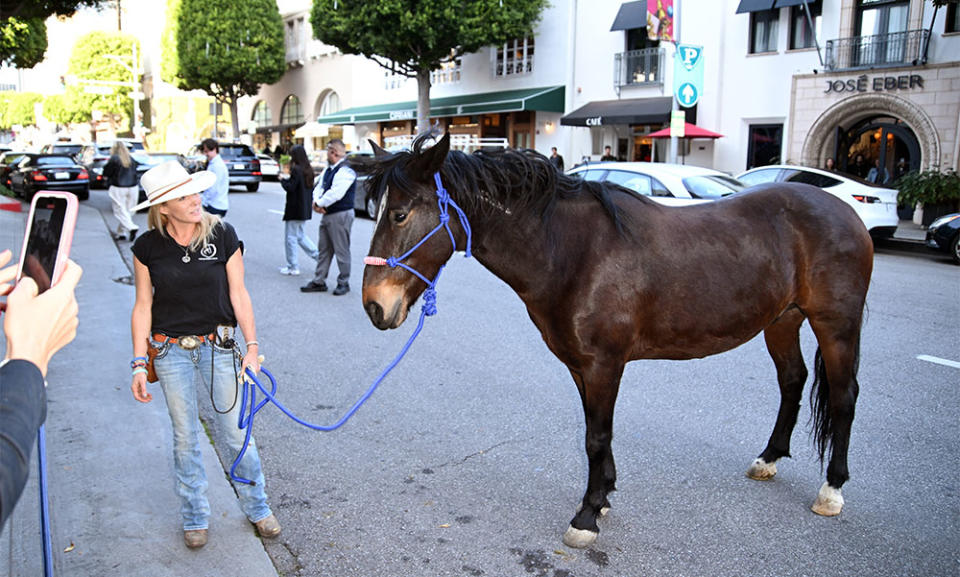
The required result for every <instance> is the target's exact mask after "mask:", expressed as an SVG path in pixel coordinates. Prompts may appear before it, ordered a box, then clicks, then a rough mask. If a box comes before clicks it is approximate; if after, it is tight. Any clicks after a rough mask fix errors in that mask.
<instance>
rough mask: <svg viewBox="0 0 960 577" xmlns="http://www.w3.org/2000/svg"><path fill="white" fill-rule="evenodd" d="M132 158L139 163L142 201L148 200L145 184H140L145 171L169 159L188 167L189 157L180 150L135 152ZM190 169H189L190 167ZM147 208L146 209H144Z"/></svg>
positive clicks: (140, 200)
mask: <svg viewBox="0 0 960 577" xmlns="http://www.w3.org/2000/svg"><path fill="white" fill-rule="evenodd" d="M130 158H132V159H133V161H134V162H136V163H137V187H138V191H137V196H138V197H139V198H138V200H137V202H138V203H141V202H144V201H145V200H147V193H146V192H144V190H143V185H141V184H140V179H141V178H143V173H144V172H146V171H148V170H150V169H151V168H153V167H154V166H156V165H158V164H163V163H164V162H167V161H169V160H176V161H177V162H179V163H180V166H182V167H184V168H187V164H188V163H187V158H186V157H185V156H184V155H182V154H180V153H179V152H133V153H131V155H130ZM188 170H189V169H188ZM143 210H146V209H143Z"/></svg>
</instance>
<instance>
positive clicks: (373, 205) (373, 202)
mask: <svg viewBox="0 0 960 577" xmlns="http://www.w3.org/2000/svg"><path fill="white" fill-rule="evenodd" d="M377 204H378V203H377V198H376V197H375V196H374V195H372V194H371V195H370V196H368V197H367V202H366V203H364V208H366V209H367V216H369V217H370V218H373V219H376V218H377Z"/></svg>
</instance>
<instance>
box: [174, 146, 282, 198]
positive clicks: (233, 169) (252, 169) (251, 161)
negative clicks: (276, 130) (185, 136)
mask: <svg viewBox="0 0 960 577" xmlns="http://www.w3.org/2000/svg"><path fill="white" fill-rule="evenodd" d="M218 145H219V147H220V156H221V157H222V158H223V162H224V164H226V165H227V172H229V173H230V186H234V185H240V184H242V185H244V186H246V187H247V191H248V192H256V191H257V189H259V188H260V181H261V180H262V178H263V175H262V174H261V172H260V160H259V159H258V158H257V155H256V153H255V152H253V149H251V148H250V147H249V146H247V145H246V144H241V143H238V142H219V143H218ZM187 158H188V159H189V160H190V161H191V162H188V168H187V170H191V169H192V170H193V171H197V170H203V169H204V168H206V166H207V159H206V157H205V156H204V155H203V152H201V149H200V145H199V144H197V145H196V146H194V147H193V148H191V149H190V152H188V153H187Z"/></svg>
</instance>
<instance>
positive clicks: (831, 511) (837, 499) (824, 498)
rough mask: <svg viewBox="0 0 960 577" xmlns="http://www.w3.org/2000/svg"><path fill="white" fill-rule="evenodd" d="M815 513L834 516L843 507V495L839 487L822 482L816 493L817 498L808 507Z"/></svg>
mask: <svg viewBox="0 0 960 577" xmlns="http://www.w3.org/2000/svg"><path fill="white" fill-rule="evenodd" d="M810 509H812V510H813V512H814V513H816V514H817V515H823V516H824V517H834V516H836V515H839V514H840V511H841V510H842V509H843V495H841V494H840V489H834V488H833V487H831V486H830V484H829V483H824V484H823V486H822V487H820V492H819V493H818V494H817V500H816V501H814V503H813V506H812V507H810Z"/></svg>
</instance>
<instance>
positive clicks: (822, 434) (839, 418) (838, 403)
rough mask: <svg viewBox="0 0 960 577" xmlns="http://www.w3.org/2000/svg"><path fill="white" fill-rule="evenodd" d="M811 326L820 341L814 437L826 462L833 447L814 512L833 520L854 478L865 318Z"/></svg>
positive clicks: (814, 392)
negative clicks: (853, 436) (852, 450)
mask: <svg viewBox="0 0 960 577" xmlns="http://www.w3.org/2000/svg"><path fill="white" fill-rule="evenodd" d="M810 326H811V328H813V332H814V334H815V335H816V336H817V340H818V341H819V342H820V349H819V350H818V351H817V358H816V361H815V367H814V371H815V377H814V382H813V390H811V392H810V399H811V404H812V405H813V422H814V437H815V439H816V443H817V449H818V450H819V452H820V458H821V460H822V459H823V457H824V454H825V453H826V450H827V448H828V447H829V448H830V462H829V464H828V465H827V481H826V482H825V483H824V484H823V486H822V487H820V492H819V494H818V495H817V500H816V502H815V503H814V504H813V506H812V507H811V508H812V509H813V512H814V513H817V514H820V515H826V516H833V515H837V514H839V513H840V511H841V509H843V497H842V496H841V494H840V488H841V487H843V484H844V483H845V482H846V481H847V479H849V478H850V472H849V470H848V469H847V450H848V449H849V446H850V428H851V426H852V425H853V418H854V413H855V409H856V404H857V395H858V394H859V391H860V386H859V384H858V383H857V367H858V364H859V356H860V318H859V317H857V318H856V319H837V318H834V319H831V320H829V321H816V320H814V318H813V317H812V316H811V318H810Z"/></svg>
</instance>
